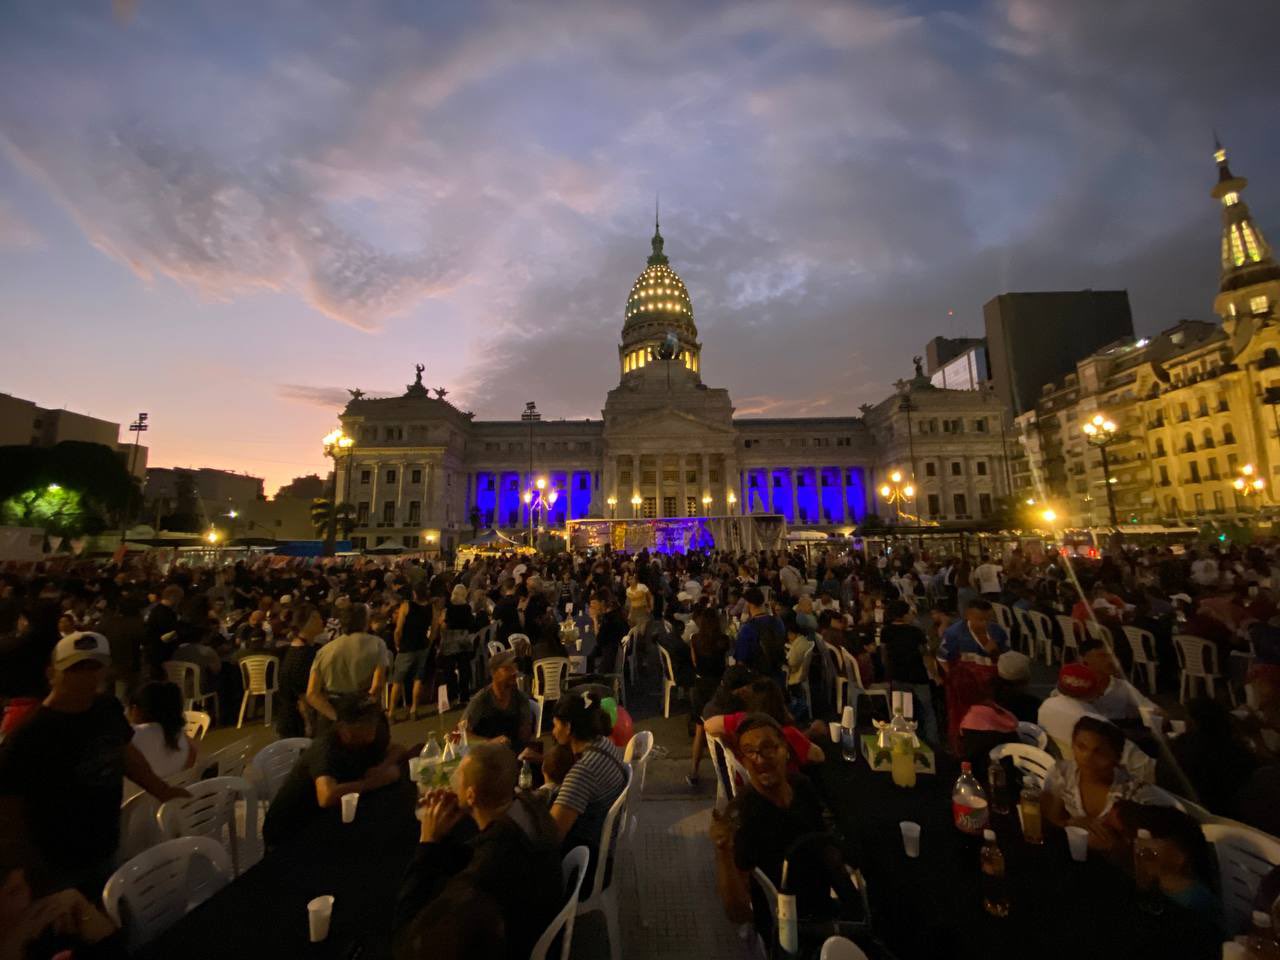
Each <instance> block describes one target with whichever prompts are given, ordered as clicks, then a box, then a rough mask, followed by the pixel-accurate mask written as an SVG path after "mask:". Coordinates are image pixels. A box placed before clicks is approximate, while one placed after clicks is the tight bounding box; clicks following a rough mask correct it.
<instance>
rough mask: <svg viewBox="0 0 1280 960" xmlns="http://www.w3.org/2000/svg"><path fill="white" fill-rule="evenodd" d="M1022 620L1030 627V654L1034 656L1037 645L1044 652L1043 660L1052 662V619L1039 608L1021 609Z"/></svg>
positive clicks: (1048, 663) (1046, 662) (1048, 662)
mask: <svg viewBox="0 0 1280 960" xmlns="http://www.w3.org/2000/svg"><path fill="white" fill-rule="evenodd" d="M1022 622H1023V623H1025V624H1027V625H1028V626H1029V627H1030V628H1031V639H1030V646H1031V655H1032V656H1033V657H1034V656H1035V650H1036V647H1037V645H1038V646H1039V648H1040V650H1041V651H1042V652H1043V654H1044V662H1045V664H1047V665H1052V664H1053V621H1051V620H1050V619H1049V617H1048V615H1047V614H1044V613H1041V612H1040V611H1039V610H1022Z"/></svg>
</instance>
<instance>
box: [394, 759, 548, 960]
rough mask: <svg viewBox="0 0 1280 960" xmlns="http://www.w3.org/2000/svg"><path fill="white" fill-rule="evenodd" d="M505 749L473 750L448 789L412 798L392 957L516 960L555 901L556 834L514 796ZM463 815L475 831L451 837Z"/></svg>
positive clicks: (529, 800)
mask: <svg viewBox="0 0 1280 960" xmlns="http://www.w3.org/2000/svg"><path fill="white" fill-rule="evenodd" d="M517 777H518V770H517V764H516V760H515V757H514V756H512V754H511V751H510V750H507V749H505V748H503V747H501V746H498V745H497V744H483V743H482V744H477V745H476V746H475V747H473V748H472V749H471V751H470V752H469V753H468V754H467V756H466V757H464V758H463V760H462V763H461V764H459V766H458V769H457V770H456V771H455V773H454V776H453V782H452V789H451V790H433V791H431V792H430V793H428V794H427V796H426V797H425V798H424V799H423V802H422V811H423V813H422V828H421V835H420V842H419V844H418V849H417V852H416V853H415V855H414V859H413V862H412V863H411V864H410V865H409V868H408V870H407V872H406V874H405V879H404V883H403V884H402V886H401V891H400V896H399V900H398V902H397V905H396V922H395V926H396V928H397V929H398V931H399V932H398V933H397V936H396V943H395V951H394V955H395V957H397V958H404V960H410V958H411V960H418V958H421V957H432V958H442V960H455V958H456V960H469V958H472V957H495V958H497V957H501V958H507V960H517V958H518V960H525V958H527V957H528V956H529V955H530V953H531V952H532V951H533V947H534V944H535V943H537V941H538V938H539V937H540V936H541V935H542V932H543V930H544V929H546V927H547V926H548V925H549V924H550V923H551V921H552V919H553V918H554V917H555V915H556V914H557V913H558V912H559V910H560V907H561V906H562V904H563V902H564V895H563V889H564V887H563V882H562V880H561V876H560V842H559V841H560V838H559V836H558V835H557V833H556V828H555V824H554V823H553V822H552V821H551V818H550V815H549V814H548V812H547V808H546V807H545V806H544V805H542V804H540V803H538V802H537V800H536V799H534V798H533V797H532V796H528V795H523V794H517V793H516V780H517ZM464 818H469V819H470V821H471V823H472V824H473V825H474V827H475V829H476V830H477V831H478V832H476V833H475V834H474V835H473V836H471V837H470V838H469V839H466V840H463V839H461V832H460V831H458V830H457V827H458V826H459V824H461V823H462V822H463V820H464Z"/></svg>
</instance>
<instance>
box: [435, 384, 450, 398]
mask: <svg viewBox="0 0 1280 960" xmlns="http://www.w3.org/2000/svg"><path fill="white" fill-rule="evenodd" d="M435 390H436V399H437V400H443V399H444V398H445V397H446V396H448V395H449V391H448V390H446V389H445V388H444V387H436V388H435Z"/></svg>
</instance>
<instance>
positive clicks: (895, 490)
mask: <svg viewBox="0 0 1280 960" xmlns="http://www.w3.org/2000/svg"><path fill="white" fill-rule="evenodd" d="M915 495H916V488H915V487H914V486H912V485H911V484H910V483H903V482H902V471H900V470H895V471H893V473H891V474H889V482H888V483H884V484H881V485H880V498H881V499H882V500H884V501H885V502H886V503H891V504H893V507H894V511H895V518H896V520H895V522H897V523H901V522H902V505H903V504H904V503H907V502H909V501H910V500H911V499H912V498H913V497H914V496H915Z"/></svg>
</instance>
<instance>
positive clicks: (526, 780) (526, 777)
mask: <svg viewBox="0 0 1280 960" xmlns="http://www.w3.org/2000/svg"><path fill="white" fill-rule="evenodd" d="M519 786H520V789H521V790H532V789H533V767H532V766H530V764H529V761H528V760H526V761H525V762H524V763H522V764H521V765H520V781H519Z"/></svg>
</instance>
